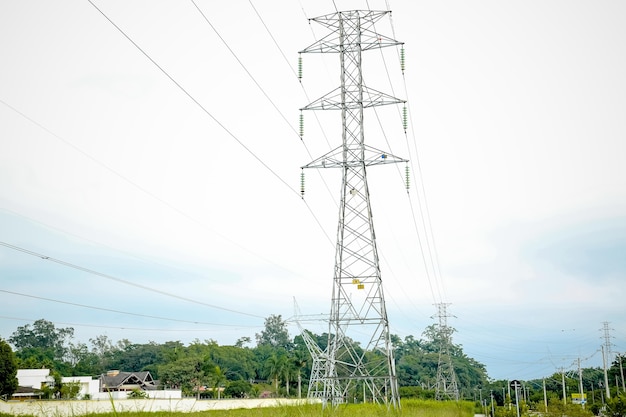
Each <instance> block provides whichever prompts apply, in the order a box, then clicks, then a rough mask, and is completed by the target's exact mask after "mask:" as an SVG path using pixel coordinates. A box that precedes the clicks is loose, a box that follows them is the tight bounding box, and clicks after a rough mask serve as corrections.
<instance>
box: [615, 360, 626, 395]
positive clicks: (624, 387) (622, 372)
mask: <svg viewBox="0 0 626 417" xmlns="http://www.w3.org/2000/svg"><path fill="white" fill-rule="evenodd" d="M617 359H618V362H619V373H620V375H621V377H622V392H626V385H624V367H623V366H622V354H621V353H620V354H619V355H617Z"/></svg>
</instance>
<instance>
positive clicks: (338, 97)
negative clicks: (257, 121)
mask: <svg viewBox="0 0 626 417" xmlns="http://www.w3.org/2000/svg"><path fill="white" fill-rule="evenodd" d="M362 89H363V95H362V96H361V95H360V91H358V90H356V87H354V86H352V87H351V89H346V90H345V91H343V92H342V91H341V87H337V88H336V89H334V90H332V91H331V92H329V93H327V94H326V95H324V96H322V97H320V98H318V99H317V100H315V101H313V102H311V103H310V104H308V105H306V106H304V107H303V108H301V109H300V110H343V109H358V108H361V107H362V108H364V109H367V108H370V107H376V106H385V105H389V104H402V103H406V100H401V99H399V98H396V97H393V96H390V95H389V94H385V93H383V92H380V91H378V90H375V89H373V88H370V87H367V86H365V85H363V86H362ZM346 97H347V98H353V100H352V101H349V100H346Z"/></svg>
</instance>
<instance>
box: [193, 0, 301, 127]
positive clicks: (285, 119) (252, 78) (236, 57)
mask: <svg viewBox="0 0 626 417" xmlns="http://www.w3.org/2000/svg"><path fill="white" fill-rule="evenodd" d="M191 3H193V5H194V6H195V7H196V9H197V10H198V12H200V14H201V15H202V17H203V18H204V20H205V21H206V22H207V24H208V25H209V26H210V27H211V29H213V32H215V34H216V35H217V37H218V38H220V40H221V41H222V43H223V44H224V46H225V47H226V49H228V52H230V53H231V55H232V56H233V57H234V58H235V60H237V62H238V63H239V65H240V66H241V68H243V70H244V71H245V72H246V74H248V77H250V79H251V80H252V81H253V82H254V84H255V85H256V86H257V87H258V88H259V90H261V92H262V93H263V95H264V96H265V98H266V99H267V100H268V101H269V102H270V104H271V105H272V107H274V109H275V110H276V111H277V112H278V114H280V116H281V117H282V118H283V120H284V121H285V123H287V125H288V126H289V127H290V128H291V130H292V131H293V132H294V133H295V134H296V135H297V136H298V137H300V135H299V134H298V131H297V130H296V129H295V128H294V127H293V126H292V125H291V123H289V121H288V120H287V118H286V117H285V115H284V114H283V113H282V112H281V111H280V109H279V108H278V106H276V104H275V103H274V101H272V99H271V98H270V96H268V95H267V93H266V92H265V90H264V89H263V87H261V84H259V83H258V81H257V80H256V78H254V76H253V75H252V74H251V73H250V71H248V68H246V66H245V65H244V64H243V62H242V61H241V59H239V57H238V56H237V54H236V53H235V52H234V51H233V50H232V48H231V47H230V45H228V42H226V40H225V39H224V38H223V37H222V35H220V33H219V32H218V31H217V29H216V28H215V26H213V24H212V23H211V21H210V20H209V18H208V17H207V16H206V15H205V14H204V12H203V11H202V9H200V7H198V5H197V4H196V2H195V1H194V0H191ZM250 4H252V3H250ZM252 7H253V8H254V6H252ZM255 11H256V9H255ZM272 39H273V38H272Z"/></svg>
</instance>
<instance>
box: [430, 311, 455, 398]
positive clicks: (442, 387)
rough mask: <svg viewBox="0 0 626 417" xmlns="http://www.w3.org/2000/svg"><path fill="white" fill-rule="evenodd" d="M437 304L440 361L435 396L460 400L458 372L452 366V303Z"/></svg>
mask: <svg viewBox="0 0 626 417" xmlns="http://www.w3.org/2000/svg"><path fill="white" fill-rule="evenodd" d="M435 305H436V306H437V318H438V326H437V335H436V337H437V338H438V341H439V344H440V345H439V363H438V364H437V384H436V386H435V398H436V399H438V400H456V401H458V400H459V387H458V385H457V382H456V372H454V366H452V358H451V356H450V345H451V343H452V332H453V331H454V330H453V329H452V328H451V327H448V317H451V315H450V314H448V306H449V305H450V304H446V303H439V304H435Z"/></svg>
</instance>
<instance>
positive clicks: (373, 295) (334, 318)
mask: <svg viewBox="0 0 626 417" xmlns="http://www.w3.org/2000/svg"><path fill="white" fill-rule="evenodd" d="M387 13H389V12H388V11H368V10H354V11H344V12H337V13H332V14H328V15H325V16H320V17H316V18H313V19H310V21H313V22H316V23H319V24H321V25H322V26H325V27H326V28H328V29H329V30H330V31H331V33H330V34H329V35H327V36H326V37H324V38H322V39H321V40H319V41H317V42H315V43H314V44H312V45H311V46H309V47H308V48H305V49H304V50H302V51H300V53H336V54H338V55H339V62H340V71H341V72H340V74H341V85H340V86H339V87H338V88H336V89H335V90H333V91H331V92H330V93H328V94H326V95H325V96H323V97H321V98H320V99H318V100H315V101H313V102H312V103H310V104H309V105H307V106H305V107H304V108H302V109H300V110H301V111H302V110H338V111H340V113H341V121H342V144H341V145H340V146H339V147H337V148H336V149H334V150H332V151H330V152H329V153H327V154H325V155H324V156H322V157H320V158H318V159H316V160H314V161H312V162H310V163H309V164H307V165H305V166H303V167H302V168H303V169H304V168H339V169H340V170H341V171H342V185H341V195H340V204H339V226H338V231H337V245H336V252H335V269H334V278H333V291H332V300H331V308H330V318H329V331H328V345H327V348H326V351H325V355H324V356H325V369H324V376H323V382H324V389H323V395H322V399H323V402H324V404H325V405H326V404H328V403H330V404H333V405H336V404H339V403H343V402H345V401H347V400H348V398H350V397H351V396H353V395H354V396H356V395H357V393H359V395H360V393H362V394H363V397H364V398H363V401H372V402H378V403H385V404H387V405H388V406H393V407H399V406H400V398H399V395H398V383H397V378H396V369H395V361H394V355H393V349H392V346H391V338H390V333H389V322H388V318H387V310H386V307H385V297H384V295H383V286H382V281H381V274H380V267H379V259H378V251H377V249H376V237H375V235H374V224H373V222H372V209H371V205H370V193H369V188H368V185H367V177H366V167H369V166H372V165H380V164H389V163H398V162H407V161H406V160H405V159H402V158H399V157H397V156H394V155H392V154H390V153H388V152H384V151H380V150H378V149H374V148H372V147H370V146H367V145H366V144H365V138H364V131H363V118H364V109H366V108H369V107H374V106H381V105H386V104H399V103H404V101H403V100H400V99H397V98H395V97H392V96H389V95H387V94H384V93H381V92H379V91H376V90H374V89H371V88H368V87H366V86H365V85H364V84H363V73H362V66H361V64H362V57H363V52H365V51H368V50H373V49H378V48H383V47H388V46H397V45H402V43H400V42H398V41H395V40H393V39H391V38H388V37H386V36H383V35H381V34H378V33H376V31H375V23H376V22H377V21H379V20H380V19H382V18H383V17H384V16H385V15H386V14H387ZM300 62H301V61H300ZM300 68H301V66H300ZM300 120H301V121H302V116H301V119H300ZM301 132H302V125H301ZM303 172H304V171H303ZM302 192H303V193H304V187H303V189H302ZM359 343H362V344H361V345H360V346H359Z"/></svg>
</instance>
